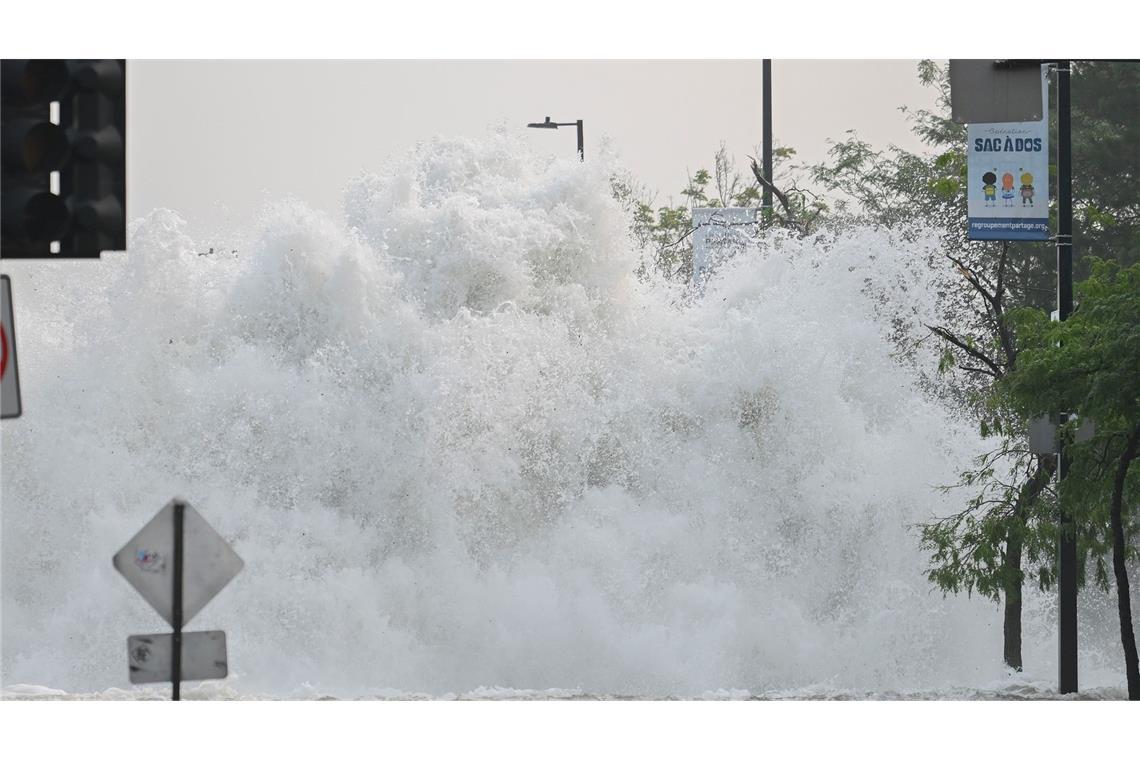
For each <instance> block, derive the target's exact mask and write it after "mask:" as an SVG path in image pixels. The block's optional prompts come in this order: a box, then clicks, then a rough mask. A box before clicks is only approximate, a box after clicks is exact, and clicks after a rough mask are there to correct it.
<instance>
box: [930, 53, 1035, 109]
mask: <svg viewBox="0 0 1140 760" xmlns="http://www.w3.org/2000/svg"><path fill="white" fill-rule="evenodd" d="M996 63H997V62H996V61H994V60H993V59H992V58H991V59H986V60H982V59H969V58H966V59H961V58H951V59H950V117H951V118H952V119H953V120H954V121H956V122H958V123H959V124H978V123H981V122H1010V121H1038V120H1040V119H1041V118H1043V117H1044V115H1045V111H1043V110H1041V106H1042V103H1041V101H1040V100H1038V99H1037V76H1036V75H1037V69H1038V67H1037V66H1033V65H1025V64H1024V63H1020V62H1013V61H1007V62H1006V64H1005V65H995V64H996ZM1009 64H1014V65H1009Z"/></svg>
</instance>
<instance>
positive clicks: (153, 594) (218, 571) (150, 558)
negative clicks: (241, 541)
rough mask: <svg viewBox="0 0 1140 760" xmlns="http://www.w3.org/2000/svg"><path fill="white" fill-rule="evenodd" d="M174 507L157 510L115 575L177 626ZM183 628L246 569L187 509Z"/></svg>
mask: <svg viewBox="0 0 1140 760" xmlns="http://www.w3.org/2000/svg"><path fill="white" fill-rule="evenodd" d="M174 504H175V502H174V501H172V502H170V503H169V504H167V505H166V506H165V507H163V508H162V509H161V510H159V513H158V514H157V515H155V516H154V519H152V520H151V521H150V522H149V523H147V524H146V525H145V526H144V527H143V529H142V530H140V531H139V532H138V533H136V534H135V537H134V538H132V539H131V540H130V541H128V542H127V545H126V546H124V547H123V548H122V549H120V550H119V552H118V554H116V555H115V557H114V564H115V569H116V570H118V571H119V572H120V573H122V574H123V577H124V578H126V579H127V581H129V582H130V584H131V585H132V586H134V587H135V589H136V590H137V591H138V592H139V593H140V594H142V597H143V598H144V599H146V600H147V601H148V602H150V604H151V606H152V607H154V609H155V610H156V611H157V612H158V614H160V615H162V617H163V619H165V620H166V622H168V623H170V624H171V625H174V583H173V579H174V576H173V573H174V567H173V557H174ZM183 515H184V518H183V519H184V524H183V544H182V546H183V548H182V566H183V573H182V622H183V624H185V623H189V622H190V618H192V617H194V616H195V615H196V614H198V611H199V610H201V609H202V608H203V607H205V606H206V603H207V602H209V601H210V600H211V599H213V598H214V595H215V594H217V593H218V592H219V591H221V590H222V588H223V587H224V586H225V585H226V584H227V583H229V582H230V580H232V579H233V577H234V576H235V575H237V574H238V571H239V570H241V568H242V564H243V563H242V560H241V557H239V556H238V555H237V554H235V553H234V550H233V549H231V548H230V546H229V544H227V543H226V541H225V539H224V538H222V537H221V536H219V535H218V533H217V531H215V530H214V529H213V528H211V527H210V525H209V523H207V522H206V521H205V520H204V519H203V518H202V515H200V514H198V511H197V510H195V509H194V508H193V507H191V506H190V505H189V504H186V505H185V507H184V512H183Z"/></svg>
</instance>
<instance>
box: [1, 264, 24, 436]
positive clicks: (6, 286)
mask: <svg viewBox="0 0 1140 760" xmlns="http://www.w3.org/2000/svg"><path fill="white" fill-rule="evenodd" d="M0 323H2V325H3V326H2V327H0V417H3V418H4V419H8V418H9V417H19V416H20V376H19V373H18V372H17V371H16V330H15V327H13V324H12V281H11V280H9V279H8V275H6V274H5V275H0Z"/></svg>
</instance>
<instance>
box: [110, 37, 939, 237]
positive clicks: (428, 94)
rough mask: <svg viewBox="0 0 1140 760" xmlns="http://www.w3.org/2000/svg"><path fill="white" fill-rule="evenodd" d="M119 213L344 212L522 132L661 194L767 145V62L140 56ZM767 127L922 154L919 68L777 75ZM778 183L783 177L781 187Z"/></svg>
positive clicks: (208, 216)
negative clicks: (367, 195)
mask: <svg viewBox="0 0 1140 760" xmlns="http://www.w3.org/2000/svg"><path fill="white" fill-rule="evenodd" d="M128 68H129V75H128V76H129V99H128V107H129V112H128V130H129V133H128V134H129V137H128V145H129V161H130V163H129V184H128V187H129V193H130V195H129V198H128V203H129V212H128V213H129V214H130V216H131V217H132V218H134V217H138V216H141V215H143V214H145V213H147V212H148V211H149V210H151V209H153V208H155V207H168V208H173V209H175V210H177V211H179V212H180V213H181V214H182V215H183V216H184V217H185V218H186V219H187V220H188V221H189V222H190V224H191V230H192V232H194V233H195V234H206V235H209V234H210V233H211V232H214V231H222V230H225V229H227V228H231V227H232V226H235V225H236V226H237V227H239V228H240V227H243V226H244V225H245V223H246V221H247V220H248V219H249V218H250V217H251V215H252V214H253V213H254V212H255V211H256V210H257V208H258V207H259V206H260V205H261V204H262V203H263V202H264V201H265V200H269V199H273V198H279V197H282V196H286V195H292V196H296V197H298V198H301V199H303V200H305V201H307V202H308V203H310V204H311V205H313V206H315V207H317V208H320V209H323V210H325V211H328V212H330V213H333V214H337V215H339V214H340V210H341V193H342V189H343V187H344V185H345V183H346V182H347V181H348V180H349V179H350V178H351V177H353V176H354V175H355V174H357V173H358V172H360V171H361V170H368V169H377V168H379V167H380V165H381V164H382V162H383V161H384V159H385V158H387V157H388V156H391V155H393V154H398V153H401V152H403V151H406V150H407V149H408V148H410V147H412V146H413V145H415V144H416V142H418V141H420V140H424V139H428V138H430V137H432V136H433V135H437V134H438V135H444V136H479V135H482V134H486V132H487V130H488V128H489V127H493V126H495V125H498V124H507V125H509V126H517V127H518V129H519V131H520V133H522V134H523V135H525V137H526V139H528V140H529V141H530V142H531V143H532V144H533V145H534V146H535V148H536V149H538V150H540V151H547V152H550V153H563V154H573V151H574V147H575V137H574V131H573V129H563V130H559V131H557V132H554V131H547V130H528V129H526V128H525V124H526V123H527V122H529V121H541V120H542V118H543V117H544V116H551V117H552V118H553V119H554V120H556V121H573V120H575V119H583V120H584V121H585V134H586V155H587V157H589V156H590V155H591V154H593V153H595V152H596V150H597V146H598V143H599V141H601V140H602V139H603V137H605V138H608V139H609V140H610V142H611V143H612V144H613V146H614V147H615V148H616V149H617V150H618V152H619V153H620V155H621V156H622V159H623V160H624V162H625V163H626V164H627V165H628V166H629V167H630V168H631V169H632V170H633V172H634V174H635V175H636V176H637V177H638V178H639V179H640V180H641V181H642V182H644V183H645V184H646V185H647V186H648V187H649V188H650V189H651V190H653V191H656V192H657V193H658V200H659V201H662V202H663V201H665V200H666V199H668V197H670V196H674V197H677V192H678V190H680V189H681V188H682V187H683V186H684V184H685V181H686V177H687V176H688V174H689V173H690V172H693V171H695V170H696V169H698V168H700V167H701V166H706V167H711V162H712V155H713V153H714V152H715V151H716V149H717V147H718V146H719V144H720V142H721V141H722V140H723V141H725V143H726V144H727V146H728V148H729V151H730V152H731V153H733V154H735V156H736V157H737V159H738V161H739V162H740V163H741V165H742V166H743V165H745V163H746V160H747V159H746V156H747V155H748V154H750V153H752V152H753V149H754V147H755V146H757V145H759V144H760V143H761V140H762V132H761V84H762V81H761V64H760V61H148V60H132V61H131V62H130V65H129V67H128ZM772 69H773V133H774V138H775V141H776V144H777V145H786V146H789V147H793V148H795V149H796V150H797V151H798V159H800V160H806V161H817V160H821V159H823V158H824V157H825V154H826V151H827V143H826V141H827V139H828V138H839V137H842V136H843V133H844V132H845V131H846V130H849V129H855V130H857V131H858V132H859V134H860V135H861V136H862V137H864V138H865V139H867V140H869V141H871V142H872V143H873V144H875V145H878V146H881V147H886V146H887V145H889V144H891V143H894V144H897V145H900V146H903V147H906V148H909V149H912V150H914V149H918V148H919V147H920V145H919V143H918V141H917V140H916V139H915V138H914V136H913V135H912V134H911V133H910V131H909V127H908V125H907V122H906V120H905V118H904V116H903V115H902V114H901V113H900V112H899V111H898V107H899V106H900V105H904V104H905V105H908V106H912V107H930V106H931V105H933V97H934V96H933V93H932V91H930V90H929V89H928V88H924V87H922V86H921V85H920V84H919V83H918V81H917V77H916V62H915V61H913V60H889V61H874V60H863V61H850V60H834V61H798V60H792V61H789V60H776V61H775V62H774V63H773V67H772ZM777 179H778V178H777Z"/></svg>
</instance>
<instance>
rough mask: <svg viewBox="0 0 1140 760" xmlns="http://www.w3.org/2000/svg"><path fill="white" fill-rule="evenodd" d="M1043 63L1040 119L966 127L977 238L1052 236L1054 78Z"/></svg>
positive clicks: (972, 230) (972, 234)
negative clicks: (1051, 90)
mask: <svg viewBox="0 0 1140 760" xmlns="http://www.w3.org/2000/svg"><path fill="white" fill-rule="evenodd" d="M1046 71H1047V69H1046V67H1044V66H1042V67H1041V113H1042V118H1041V120H1040V121H1010V122H999V123H993V124H970V125H969V126H968V127H967V128H966V135H967V147H966V169H967V190H966V206H967V213H968V217H969V238H970V239H971V240H1048V239H1049V237H1050V234H1049V83H1048V80H1047V79H1046V78H1045V74H1046Z"/></svg>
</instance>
